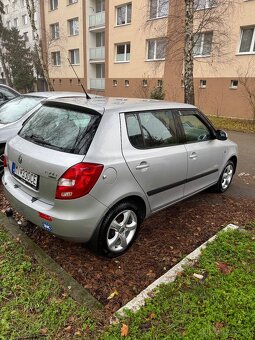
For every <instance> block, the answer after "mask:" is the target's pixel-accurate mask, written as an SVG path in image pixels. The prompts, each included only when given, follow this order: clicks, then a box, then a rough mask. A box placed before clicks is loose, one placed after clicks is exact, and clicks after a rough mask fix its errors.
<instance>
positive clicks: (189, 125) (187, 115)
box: [179, 111, 211, 142]
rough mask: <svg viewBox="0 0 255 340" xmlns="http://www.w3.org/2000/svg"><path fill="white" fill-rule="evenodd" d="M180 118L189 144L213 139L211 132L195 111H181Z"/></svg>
mask: <svg viewBox="0 0 255 340" xmlns="http://www.w3.org/2000/svg"><path fill="white" fill-rule="evenodd" d="M179 118H180V121H181V125H182V127H183V130H184V134H185V137H186V141H187V142H201V141H206V140H209V139H211V133H210V130H209V129H208V127H207V126H206V125H205V124H204V123H203V122H202V121H201V120H200V119H199V117H198V116H197V115H196V114H195V112H194V111H179Z"/></svg>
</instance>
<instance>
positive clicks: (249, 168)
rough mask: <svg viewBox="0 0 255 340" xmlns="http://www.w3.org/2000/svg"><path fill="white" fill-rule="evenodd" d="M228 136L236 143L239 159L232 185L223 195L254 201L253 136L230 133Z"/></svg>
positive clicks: (254, 156) (254, 159) (254, 163)
mask: <svg viewBox="0 0 255 340" xmlns="http://www.w3.org/2000/svg"><path fill="white" fill-rule="evenodd" d="M228 135H229V139H231V140H232V141H234V142H235V143H237V145H238V150H239V157H238V166H237V171H236V174H235V177H234V179H233V183H232V185H231V186H230V188H229V190H228V191H227V192H226V193H225V195H227V196H232V197H247V198H252V199H253V198H254V199H255V134H252V133H250V134H249V133H242V132H232V131H231V132H228Z"/></svg>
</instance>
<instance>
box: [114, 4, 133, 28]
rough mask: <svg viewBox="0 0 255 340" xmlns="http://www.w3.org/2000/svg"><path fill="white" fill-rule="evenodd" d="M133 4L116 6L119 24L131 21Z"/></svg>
mask: <svg viewBox="0 0 255 340" xmlns="http://www.w3.org/2000/svg"><path fill="white" fill-rule="evenodd" d="M131 12H132V4H131V3H130V4H125V5H122V6H119V7H117V8H116V13H117V26H120V25H126V24H130V23H131Z"/></svg>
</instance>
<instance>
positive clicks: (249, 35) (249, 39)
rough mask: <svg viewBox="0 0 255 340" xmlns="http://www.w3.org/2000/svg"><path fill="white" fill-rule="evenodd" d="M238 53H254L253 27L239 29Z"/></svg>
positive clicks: (254, 34) (254, 31) (254, 28)
mask: <svg viewBox="0 0 255 340" xmlns="http://www.w3.org/2000/svg"><path fill="white" fill-rule="evenodd" d="M239 52H240V53H254V52H255V27H248V28H242V29H241V42H240V49H239Z"/></svg>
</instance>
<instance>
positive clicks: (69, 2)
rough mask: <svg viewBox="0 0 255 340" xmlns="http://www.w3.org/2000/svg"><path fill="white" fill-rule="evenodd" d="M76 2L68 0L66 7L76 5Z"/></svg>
mask: <svg viewBox="0 0 255 340" xmlns="http://www.w3.org/2000/svg"><path fill="white" fill-rule="evenodd" d="M76 2H78V0H68V5H72V4H76Z"/></svg>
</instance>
